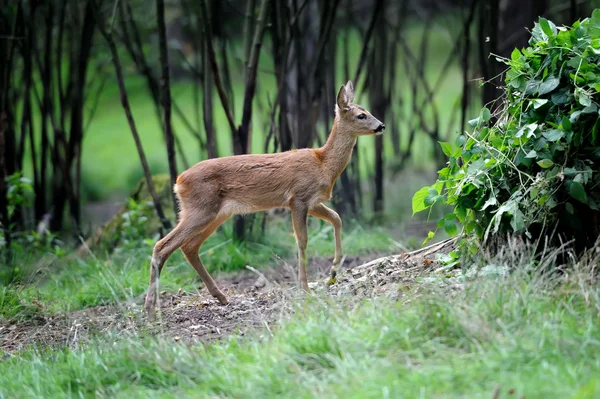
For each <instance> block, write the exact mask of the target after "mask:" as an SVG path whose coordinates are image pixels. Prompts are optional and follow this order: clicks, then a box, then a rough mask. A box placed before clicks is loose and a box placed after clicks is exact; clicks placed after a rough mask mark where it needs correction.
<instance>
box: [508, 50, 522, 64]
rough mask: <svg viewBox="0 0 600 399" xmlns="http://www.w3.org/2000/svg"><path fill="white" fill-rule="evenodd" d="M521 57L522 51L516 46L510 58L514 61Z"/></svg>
mask: <svg viewBox="0 0 600 399" xmlns="http://www.w3.org/2000/svg"><path fill="white" fill-rule="evenodd" d="M519 58H521V52H520V51H519V49H518V48H515V49H514V50H513V51H512V53H511V54H510V59H511V60H513V61H517V60H518V59H519Z"/></svg>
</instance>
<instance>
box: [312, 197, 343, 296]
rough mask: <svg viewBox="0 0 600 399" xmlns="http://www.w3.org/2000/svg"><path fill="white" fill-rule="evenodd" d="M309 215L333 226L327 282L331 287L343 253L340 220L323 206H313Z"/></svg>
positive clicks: (338, 216) (335, 213) (333, 212)
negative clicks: (333, 251) (331, 263)
mask: <svg viewBox="0 0 600 399" xmlns="http://www.w3.org/2000/svg"><path fill="white" fill-rule="evenodd" d="M309 214H310V215H312V216H314V217H317V218H319V219H322V220H325V221H326V222H329V223H331V225H332V226H333V234H334V236H335V256H334V258H333V265H332V266H331V277H330V278H329V282H328V284H329V285H331V284H334V283H335V281H336V275H337V271H338V268H339V267H340V263H341V262H342V258H343V257H344V251H343V250H342V219H341V218H340V215H338V214H337V212H336V211H334V210H333V209H331V208H328V207H326V206H325V205H323V204H317V205H315V206H313V207H312V208H311V210H310V211H309Z"/></svg>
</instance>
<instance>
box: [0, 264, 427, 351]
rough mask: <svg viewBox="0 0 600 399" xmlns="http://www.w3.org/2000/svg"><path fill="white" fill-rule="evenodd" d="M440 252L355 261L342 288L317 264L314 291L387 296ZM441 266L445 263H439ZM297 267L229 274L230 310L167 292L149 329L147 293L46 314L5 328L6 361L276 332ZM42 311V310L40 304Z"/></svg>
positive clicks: (203, 297) (223, 282)
mask: <svg viewBox="0 0 600 399" xmlns="http://www.w3.org/2000/svg"><path fill="white" fill-rule="evenodd" d="M434 259H435V254H433V253H431V252H428V253H427V254H426V255H425V256H423V255H422V252H418V253H417V254H415V255H414V256H408V255H407V254H405V255H402V256H389V257H385V258H380V257H379V256H377V255H370V256H368V257H364V256H362V257H361V256H348V257H346V258H345V259H344V264H343V272H341V273H340V274H339V276H338V282H337V284H335V285H333V286H328V285H327V280H328V273H329V269H330V267H331V260H330V259H325V258H322V257H318V258H314V259H312V260H311V262H310V265H309V268H308V270H309V278H310V280H311V281H313V282H312V283H310V284H311V286H312V287H313V290H316V291H319V292H326V293H328V294H330V295H357V296H363V295H364V294H365V293H366V292H367V291H369V293H370V294H373V293H375V291H374V290H376V291H377V292H376V294H378V295H381V294H383V293H385V292H386V291H387V287H392V286H393V283H398V282H400V281H404V282H405V283H406V284H411V283H413V282H414V280H415V278H416V277H417V276H418V275H421V274H423V273H424V272H428V271H431V270H432V269H434V268H435V266H436V265H437V263H436V262H435V261H434ZM437 266H439V265H437ZM296 281H297V280H296V268H295V267H294V266H292V265H290V264H289V263H287V262H284V261H281V264H280V265H278V266H274V267H270V268H267V269H261V270H260V271H258V270H256V269H254V268H249V269H247V270H242V271H239V272H234V273H229V274H226V275H224V276H222V277H221V278H219V279H217V283H218V284H219V286H220V287H221V288H222V289H223V291H224V292H225V293H226V294H227V296H228V298H229V304H227V305H225V306H223V305H221V304H219V302H218V301H216V300H215V299H214V298H213V297H212V296H211V295H210V294H209V293H208V291H207V290H206V289H204V288H203V289H202V290H200V291H199V292H197V293H190V292H186V291H183V290H179V291H178V292H168V291H162V292H161V294H160V299H159V308H160V312H159V313H158V314H159V317H158V321H157V322H156V323H151V324H149V323H148V322H147V319H146V317H145V315H143V312H142V307H143V300H144V297H143V295H141V296H138V297H137V298H132V299H131V300H128V301H124V302H122V303H117V304H111V305H101V306H96V307H92V308H87V309H81V310H76V311H72V312H66V313H59V314H53V315H44V314H40V315H39V316H36V317H34V318H31V319H28V320H24V321H20V322H14V321H13V322H12V323H10V324H9V323H5V324H4V325H2V324H1V323H0V337H1V338H2V340H1V345H0V347H1V349H2V350H3V351H5V356H9V353H11V352H14V351H18V350H19V349H22V348H26V347H29V346H32V345H33V346H40V345H42V346H48V347H64V346H68V347H71V348H75V347H78V346H80V345H82V344H85V343H86V342H89V341H90V339H93V338H94V337H97V336H101V335H106V334H116V335H127V334H134V333H136V332H140V331H146V330H148V329H150V331H152V332H153V333H156V334H160V335H163V336H166V337H171V338H173V339H174V340H176V341H179V340H181V341H184V342H196V341H198V340H214V339H219V338H224V337H227V336H229V335H231V334H235V335H237V336H243V335H244V334H245V333H246V332H247V331H248V330H250V329H256V328H266V329H267V330H268V329H269V325H270V324H271V323H273V322H274V321H276V320H277V319H278V317H280V316H281V315H282V314H284V313H289V312H290V311H292V308H293V307H292V306H291V304H292V303H293V301H294V297H296V296H298V295H304V294H302V293H299V292H298V288H297V283H296ZM40 306H41V305H40Z"/></svg>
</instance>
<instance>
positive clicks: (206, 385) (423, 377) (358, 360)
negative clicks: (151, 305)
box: [0, 273, 600, 398]
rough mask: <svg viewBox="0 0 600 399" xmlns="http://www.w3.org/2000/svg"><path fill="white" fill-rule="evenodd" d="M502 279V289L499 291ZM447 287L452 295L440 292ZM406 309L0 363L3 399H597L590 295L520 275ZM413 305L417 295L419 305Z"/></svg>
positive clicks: (435, 286) (362, 304)
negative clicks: (203, 339)
mask: <svg viewBox="0 0 600 399" xmlns="http://www.w3.org/2000/svg"><path fill="white" fill-rule="evenodd" d="M499 280H500V281H499ZM450 285H452V284H450ZM460 286H461V287H462V289H461V290H459V291H458V292H456V291H454V293H453V294H452V292H453V291H452V290H451V289H448V288H445V289H443V288H441V287H440V285H439V283H423V284H421V285H420V286H419V289H418V290H416V289H415V290H412V291H409V292H405V293H404V298H405V300H401V301H394V300H392V299H391V298H386V297H379V298H371V299H369V300H357V299H356V298H343V297H341V298H336V299H335V300H333V299H328V298H326V297H323V296H316V297H312V298H307V299H306V300H304V301H300V302H299V303H297V306H296V307H295V308H296V312H295V314H293V315H292V316H290V317H285V318H283V319H282V320H281V321H280V322H279V323H278V324H277V325H276V326H274V327H273V328H272V329H271V331H272V336H271V335H270V334H269V333H268V332H267V331H262V330H261V331H256V332H255V333H254V334H252V335H250V336H246V337H244V338H238V337H231V338H230V339H225V340H223V341H220V342H217V343H213V344H197V345H185V344H180V343H175V342H173V340H172V339H171V338H168V337H160V336H158V337H151V336H148V335H147V334H145V333H141V334H140V335H139V336H135V337H129V338H119V337H111V336H107V337H99V338H98V341H97V342H95V343H93V344H91V345H89V346H87V347H85V348H83V349H77V350H72V349H66V348H65V349H63V350H53V351H51V350H44V349H40V350H35V349H30V350H27V351H25V352H22V353H20V354H18V355H16V356H15V357H12V358H10V359H8V360H4V361H2V362H0V392H1V393H2V395H3V397H92V396H95V397H122V398H130V397H140V398H141V397H144V398H145V397H178V398H181V397H190V398H191V397H233V398H242V397H243V398H265V397H290V398H312V397H315V398H321V397H344V398H371V397H372V398H381V397H384V398H385V397H394V398H402V397H406V398H415V397H444V398H445V397H468V398H490V397H492V395H493V392H494V391H495V390H496V389H499V390H500V393H501V396H499V397H503V398H504V397H513V396H509V391H511V390H513V391H514V392H515V394H514V397H522V395H523V396H525V397H527V398H551V397H552V398H567V397H573V398H593V397H598V395H600V383H599V381H598V379H599V378H600V362H599V361H598V357H597V354H598V353H599V351H600V320H599V319H598V313H597V306H599V305H600V301H599V290H598V287H597V286H595V285H591V286H590V285H588V284H585V283H581V282H580V283H579V284H577V283H573V282H571V283H567V282H563V283H559V284H556V283H555V282H551V281H550V280H548V279H546V278H541V277H531V274H525V273H517V274H516V275H513V276H510V277H504V278H501V277H497V276H494V277H487V278H485V277H482V278H478V279H476V280H475V281H473V282H469V283H466V284H464V285H463V284H460ZM417 292H419V293H420V294H417Z"/></svg>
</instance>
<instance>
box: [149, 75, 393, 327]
mask: <svg viewBox="0 0 600 399" xmlns="http://www.w3.org/2000/svg"><path fill="white" fill-rule="evenodd" d="M384 130H385V125H384V124H383V123H382V122H381V121H379V120H378V119H377V118H375V117H374V116H373V115H371V113H370V112H369V111H367V110H366V109H365V108H363V107H361V106H360V105H358V104H354V86H353V84H352V82H351V81H348V82H347V83H346V84H345V85H343V86H342V87H341V88H340V89H339V92H338V95H337V100H336V105H335V118H334V122H333V127H332V129H331V132H330V134H329V137H328V138H327V141H326V143H325V144H324V145H323V146H322V147H320V148H304V149H298V150H290V151H286V152H280V153H273V154H247V155H234V156H228V157H222V158H213V159H208V160H205V161H201V162H199V163H197V164H196V165H194V166H192V167H191V168H189V169H187V170H186V171H184V172H183V173H181V174H180V175H179V176H178V178H177V180H176V184H175V187H174V191H175V193H176V195H177V198H178V202H179V216H180V217H179V222H178V224H177V225H176V226H175V228H174V229H173V230H172V231H171V232H170V233H169V234H167V235H166V236H165V237H164V238H162V239H161V240H159V241H158V242H157V243H156V245H155V246H154V249H153V251H152V259H151V262H150V283H149V286H148V292H147V294H146V300H145V304H144V309H145V311H146V313H147V314H148V316H149V318H150V319H153V318H154V312H155V307H156V300H157V296H158V280H159V278H160V273H161V270H162V268H163V266H164V264H165V262H166V261H167V259H168V258H169V256H170V255H171V254H173V252H175V251H176V250H177V249H178V248H181V250H182V252H183V254H184V256H185V258H186V259H187V261H188V262H189V263H190V264H191V265H192V267H193V268H194V269H195V270H196V272H197V273H198V275H199V276H200V278H201V279H202V281H203V283H204V285H205V286H206V288H207V290H208V292H209V293H210V294H211V295H212V296H213V297H214V298H216V299H217V300H218V301H219V302H220V303H221V304H222V305H226V304H227V303H228V299H227V297H226V296H225V295H224V294H223V292H222V291H221V290H220V289H219V287H218V286H217V284H216V283H215V281H214V280H213V279H212V277H211V276H210V274H209V273H208V271H207V270H206V268H205V267H204V265H203V264H202V262H201V260H200V257H199V254H198V252H199V250H200V246H201V245H202V243H203V242H204V241H205V240H206V239H207V238H208V237H209V236H210V235H211V234H212V233H213V232H214V231H215V230H216V229H217V228H218V227H219V226H220V225H221V224H222V223H223V222H225V221H226V220H227V219H229V218H230V217H231V216H232V215H235V214H247V213H251V212H260V211H267V210H270V209H275V208H287V209H289V210H290V211H291V216H292V226H293V229H294V235H295V238H296V244H297V247H298V283H299V285H300V287H301V288H302V289H303V290H304V291H306V292H307V293H310V292H311V291H310V288H309V286H308V281H307V275H306V268H307V266H308V261H307V257H306V250H307V242H308V227H307V223H308V216H309V215H310V216H313V217H316V218H319V219H322V220H324V221H326V222H328V223H330V224H331V225H332V226H333V229H334V239H335V253H334V259H333V264H332V266H331V271H330V273H331V279H330V281H335V278H336V275H337V271H338V268H339V267H340V262H341V261H342V258H343V250H342V219H341V218H340V216H339V215H338V214H337V212H335V211H334V210H333V209H331V208H329V207H327V206H326V205H324V204H323V202H325V201H328V200H330V199H331V196H332V190H333V186H334V184H335V182H336V180H337V179H338V177H339V176H340V174H341V173H342V172H343V171H344V169H345V168H346V166H347V165H348V163H349V162H350V158H351V156H352V151H353V149H354V145H355V144H356V141H357V138H358V137H359V136H368V135H381V134H383V131H384Z"/></svg>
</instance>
